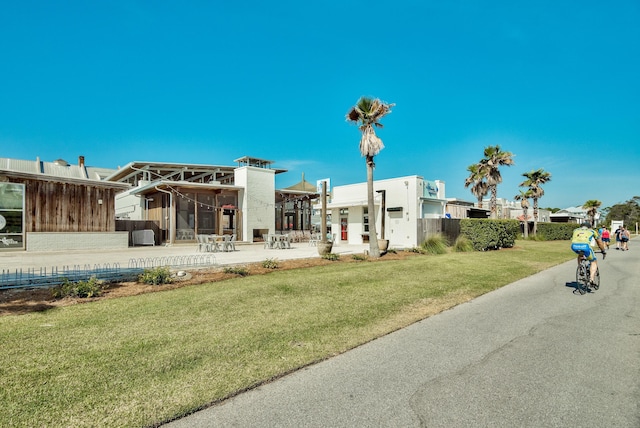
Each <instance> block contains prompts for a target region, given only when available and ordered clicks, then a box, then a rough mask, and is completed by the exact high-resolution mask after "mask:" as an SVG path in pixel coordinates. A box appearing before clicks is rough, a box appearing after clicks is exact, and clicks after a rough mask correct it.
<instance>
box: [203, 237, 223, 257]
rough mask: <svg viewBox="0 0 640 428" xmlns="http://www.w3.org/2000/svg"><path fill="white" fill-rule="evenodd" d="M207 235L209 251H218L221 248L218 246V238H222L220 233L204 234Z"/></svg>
mask: <svg viewBox="0 0 640 428" xmlns="http://www.w3.org/2000/svg"><path fill="white" fill-rule="evenodd" d="M205 236H206V237H207V241H208V242H209V245H210V249H209V251H212V252H214V253H215V252H218V251H220V250H221V249H222V248H221V247H220V240H221V239H223V237H222V236H220V235H205Z"/></svg>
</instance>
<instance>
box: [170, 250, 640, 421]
mask: <svg viewBox="0 0 640 428" xmlns="http://www.w3.org/2000/svg"><path fill="white" fill-rule="evenodd" d="M636 242H638V240H636ZM631 244H632V245H631V250H630V251H625V252H621V251H616V250H610V252H609V254H608V256H607V258H606V260H604V261H602V262H600V272H601V278H602V279H601V287H600V290H598V291H595V292H592V293H588V294H585V295H579V294H578V293H574V290H575V288H574V287H575V286H574V284H573V281H574V280H575V262H568V263H564V264H562V265H559V266H556V267H554V268H552V269H549V270H547V271H545V272H542V273H540V274H537V275H534V276H532V277H529V278H526V279H523V280H521V281H517V282H515V283H513V284H510V285H509V286H506V287H504V288H502V289H500V290H497V291H494V292H492V293H489V294H486V295H484V296H482V297H480V298H478V299H475V300H473V301H471V302H469V303H465V304H462V305H460V306H458V307H456V308H454V309H451V310H448V311H446V312H443V313H441V314H439V315H437V316H433V317H431V318H428V319H426V320H424V321H422V322H420V323H417V324H414V325H412V326H410V327H408V328H405V329H403V330H400V331H398V332H395V333H393V334H390V335H387V336H385V337H382V338H380V339H378V340H375V341H373V342H370V343H368V344H366V345H363V346H361V347H359V348H357V349H354V350H352V351H350V352H347V353H345V354H343V355H340V356H337V357H335V358H332V359H330V360H327V361H325V362H322V363H320V364H317V365H314V366H311V367H308V368H305V369H302V370H300V371H298V372H296V373H293V374H291V375H289V376H286V377H284V378H282V379H279V380H276V381H274V382H272V383H269V384H266V385H263V386H261V387H259V388H256V389H254V390H251V391H249V392H246V393H243V394H241V395H239V396H237V397H234V398H232V399H229V400H226V401H225V402H223V403H220V404H218V405H215V406H213V407H210V408H208V409H206V410H202V411H200V412H198V413H195V414H192V415H190V416H187V417H185V418H183V419H180V420H177V421H174V422H172V423H170V424H168V425H167V426H168V427H172V428H179V427H190V428H192V427H214V426H215V427H296V428H298V427H323V428H324V427H640V409H639V407H638V405H639V403H640V370H639V368H640V280H639V279H640V247H636V245H634V244H635V242H631ZM212 382H215V379H212Z"/></svg>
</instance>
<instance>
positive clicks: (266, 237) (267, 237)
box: [262, 234, 275, 249]
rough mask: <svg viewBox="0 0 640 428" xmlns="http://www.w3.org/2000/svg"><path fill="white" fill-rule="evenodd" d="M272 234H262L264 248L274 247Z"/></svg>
mask: <svg viewBox="0 0 640 428" xmlns="http://www.w3.org/2000/svg"><path fill="white" fill-rule="evenodd" d="M272 236H274V235H271V234H263V235H262V240H263V241H264V248H268V249H272V248H273V244H274V243H275V242H274V240H273V239H272Z"/></svg>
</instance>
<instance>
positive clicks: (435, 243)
mask: <svg viewBox="0 0 640 428" xmlns="http://www.w3.org/2000/svg"><path fill="white" fill-rule="evenodd" d="M421 248H422V249H423V250H424V252H425V253H428V254H445V253H446V252H447V241H446V240H445V238H444V237H443V236H442V235H441V234H436V235H432V236H430V237H428V238H427V240H426V241H424V242H423V243H422V245H421Z"/></svg>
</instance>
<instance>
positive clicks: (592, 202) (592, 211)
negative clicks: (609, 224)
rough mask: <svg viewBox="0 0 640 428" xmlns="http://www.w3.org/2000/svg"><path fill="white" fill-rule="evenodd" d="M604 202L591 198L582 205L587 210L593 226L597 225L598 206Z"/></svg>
mask: <svg viewBox="0 0 640 428" xmlns="http://www.w3.org/2000/svg"><path fill="white" fill-rule="evenodd" d="M600 205H602V202H600V201H599V200H597V199H589V200H588V201H587V202H585V203H584V205H582V208H584V209H585V210H587V215H588V216H589V220H591V226H595V225H596V224H595V220H596V213H597V212H598V208H600Z"/></svg>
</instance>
